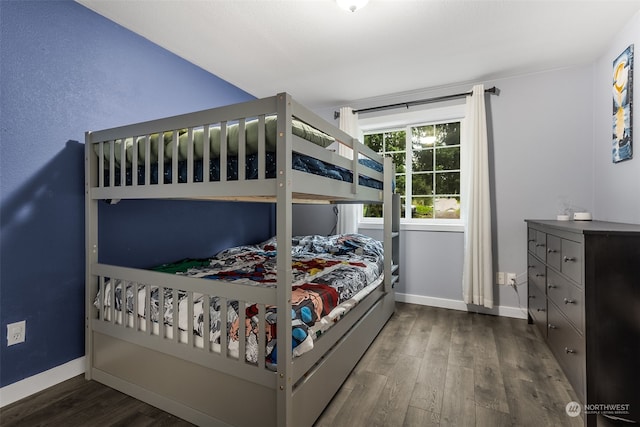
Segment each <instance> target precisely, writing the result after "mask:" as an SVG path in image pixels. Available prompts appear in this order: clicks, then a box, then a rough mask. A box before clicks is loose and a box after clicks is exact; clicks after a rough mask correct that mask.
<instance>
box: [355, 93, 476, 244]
mask: <svg viewBox="0 0 640 427" xmlns="http://www.w3.org/2000/svg"><path fill="white" fill-rule="evenodd" d="M464 114H465V105H464V104H460V105H450V106H445V107H435V108H433V107H432V108H424V109H420V110H412V111H402V112H399V113H395V114H385V115H378V116H375V117H366V118H359V119H358V126H359V128H360V131H361V132H362V134H364V133H372V132H377V131H384V130H388V129H393V128H406V127H407V126H416V125H417V126H420V125H424V124H432V123H443V122H451V121H460V158H461V159H462V157H463V150H464V146H465V143H464V141H463V135H464ZM407 153H409V150H408V149H407ZM406 161H407V162H410V161H411V159H410V156H406ZM460 168H461V169H460V180H461V182H462V179H463V178H462V177H463V176H464V174H465V171H464V170H463V169H462V162H461V164H460ZM406 169H407V170H409V168H408V167H407V168H406ZM463 188H464V186H462V185H461V188H460V204H461V205H463V204H464V201H465V200H466V198H465V194H464V191H463ZM409 203H410V202H409ZM362 215H363V212H362V209H360V212H359V223H358V228H362V229H381V228H382V225H383V223H382V219H381V218H365V217H363V216H362ZM400 229H401V230H416V231H451V232H464V223H463V221H462V218H456V219H451V218H441V219H437V218H411V219H408V218H401V220H400Z"/></svg>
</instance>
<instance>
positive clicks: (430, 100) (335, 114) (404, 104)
mask: <svg viewBox="0 0 640 427" xmlns="http://www.w3.org/2000/svg"><path fill="white" fill-rule="evenodd" d="M498 91H499V89H498V88H496V87H495V86H493V87H490V88H489V89H485V90H484V93H491V94H494V95H495V94H497V93H498ZM467 95H473V92H464V93H456V94H453V95H445V96H438V97H436V98H427V99H419V100H417V101H409V102H399V103H397V104H389V105H380V106H378V107H369V108H361V109H359V110H353V114H355V113H371V112H373V111H382V110H390V109H392V108H400V107H405V108H409V107H412V106H414V105H422V104H431V103H433V102H441V101H448V100H450V99H457V98H462V97H465V96H467ZM339 117H340V112H339V111H334V112H333V118H334V120H335V119H337V118H339Z"/></svg>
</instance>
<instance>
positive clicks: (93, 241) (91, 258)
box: [84, 132, 98, 380]
mask: <svg viewBox="0 0 640 427" xmlns="http://www.w3.org/2000/svg"><path fill="white" fill-rule="evenodd" d="M92 151H93V144H92V138H91V132H86V133H85V138H84V189H85V195H84V196H85V202H84V203H85V220H84V221H85V254H86V255H85V309H84V316H85V366H86V369H85V378H86V379H88V380H90V379H91V377H92V360H93V332H92V328H91V321H92V316H93V313H94V307H93V305H92V301H93V296H94V295H95V294H96V292H97V288H98V278H97V277H96V276H95V275H93V274H92V271H91V270H92V266H93V265H94V264H95V263H97V262H98V201H97V200H95V199H93V198H92V197H91V189H92V188H93V187H96V186H97V183H98V173H97V169H98V158H97V156H95V155H93V153H92Z"/></svg>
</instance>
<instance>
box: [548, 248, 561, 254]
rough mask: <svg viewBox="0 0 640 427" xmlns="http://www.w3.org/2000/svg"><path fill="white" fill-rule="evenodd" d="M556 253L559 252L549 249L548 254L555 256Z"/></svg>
mask: <svg viewBox="0 0 640 427" xmlns="http://www.w3.org/2000/svg"><path fill="white" fill-rule="evenodd" d="M556 252H558V251H556V250H555V249H551V248H549V249H547V253H548V254H554V253H556Z"/></svg>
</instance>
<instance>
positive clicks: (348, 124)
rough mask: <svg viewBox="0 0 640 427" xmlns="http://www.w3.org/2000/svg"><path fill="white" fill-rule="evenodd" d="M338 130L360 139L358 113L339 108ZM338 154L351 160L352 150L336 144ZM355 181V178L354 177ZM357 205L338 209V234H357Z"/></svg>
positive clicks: (342, 206) (341, 206)
mask: <svg viewBox="0 0 640 427" xmlns="http://www.w3.org/2000/svg"><path fill="white" fill-rule="evenodd" d="M339 127H340V130H343V131H344V132H346V133H348V134H349V135H351V136H352V137H354V138H359V137H360V129H359V128H358V113H355V114H354V112H353V109H352V108H351V107H342V108H340V124H339ZM338 154H340V155H341V156H344V157H347V158H348V159H353V150H352V149H351V148H349V147H347V146H345V145H344V144H338ZM354 179H357V177H354ZM358 207H359V205H340V206H339V207H338V225H337V227H336V231H337V232H338V234H348V233H357V232H358V212H359V208H358Z"/></svg>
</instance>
